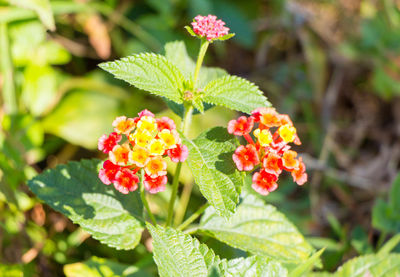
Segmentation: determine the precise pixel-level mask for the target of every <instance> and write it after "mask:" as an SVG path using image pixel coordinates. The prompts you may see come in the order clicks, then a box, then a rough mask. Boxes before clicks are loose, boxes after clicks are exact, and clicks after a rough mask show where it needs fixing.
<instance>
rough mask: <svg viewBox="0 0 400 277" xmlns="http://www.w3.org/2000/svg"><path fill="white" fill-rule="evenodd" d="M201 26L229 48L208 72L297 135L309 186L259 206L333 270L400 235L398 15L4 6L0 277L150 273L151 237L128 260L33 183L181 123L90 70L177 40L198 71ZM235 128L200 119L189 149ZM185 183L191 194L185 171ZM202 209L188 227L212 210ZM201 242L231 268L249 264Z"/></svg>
mask: <svg viewBox="0 0 400 277" xmlns="http://www.w3.org/2000/svg"><path fill="white" fill-rule="evenodd" d="M197 14H203V15H206V14H216V15H217V16H218V17H220V18H221V19H223V20H224V21H226V23H227V26H229V27H230V28H231V31H232V32H234V33H236V36H235V37H234V39H232V40H229V41H228V42H226V43H214V44H213V45H212V46H211V47H210V50H209V52H208V55H207V56H206V60H205V63H206V64H207V65H213V66H220V67H223V68H225V69H226V70H227V71H228V72H229V73H231V74H236V75H239V76H242V77H245V78H248V79H250V80H251V81H253V82H255V83H256V84H257V85H258V86H259V87H260V88H261V90H263V91H264V92H265V94H266V96H267V97H268V98H269V100H270V102H271V103H273V105H274V106H275V107H276V108H277V109H278V111H279V112H280V113H287V114H289V115H290V116H291V117H292V119H293V121H294V122H295V125H296V127H297V129H298V131H299V133H300V137H301V139H302V141H303V145H302V146H301V147H299V148H298V149H297V150H299V152H301V155H302V156H303V159H304V160H305V162H306V165H307V171H308V174H309V182H308V183H307V184H306V185H304V186H303V187H301V188H299V187H297V186H296V185H295V184H293V183H292V181H291V179H290V178H287V179H282V180H281V183H280V187H279V190H277V191H276V192H274V193H272V194H270V195H269V196H267V197H266V198H265V199H266V201H267V202H269V203H272V204H274V205H276V206H277V207H278V208H279V209H280V210H281V211H283V212H285V214H286V215H287V216H288V217H289V219H291V220H292V221H293V222H294V223H295V224H296V225H297V226H298V227H299V229H300V231H301V232H302V233H303V234H305V235H306V236H307V238H308V239H309V241H310V243H312V244H313V245H314V246H315V247H316V248H322V247H326V251H325V253H324V254H323V257H322V258H323V263H324V267H325V268H326V269H327V270H334V269H335V268H337V266H338V265H340V264H342V263H343V261H346V260H347V259H349V258H351V257H353V256H355V255H358V254H367V253H373V252H374V251H376V249H377V248H379V247H380V246H381V245H382V244H383V243H384V242H385V241H386V240H387V239H389V238H390V237H391V236H392V235H393V234H395V233H398V232H400V213H399V208H400V178H398V179H397V180H395V178H396V176H397V174H398V172H399V167H400V97H399V96H400V1H395V0H338V1H334V0H297V1H294V0H269V1H262V0H249V1H241V0H230V1H228V0H214V1H213V0H201V1H200V0H142V1H123V0H122V1H118V0H106V1H90V0H76V1H50V2H48V1H47V0H0V69H1V71H0V91H1V99H0V101H1V106H0V121H1V127H2V128H1V132H0V275H2V272H3V273H4V272H8V274H11V273H10V272H12V271H13V270H15V271H16V272H17V271H18V270H23V271H24V272H25V275H26V276H58V275H60V276H62V275H63V274H64V273H65V274H68V270H70V272H72V271H71V270H73V268H72V267H67V269H63V266H64V265H65V264H71V263H76V262H80V261H83V260H86V259H88V258H90V257H91V256H99V257H106V258H111V259H113V260H114V261H115V262H120V263H125V264H135V265H137V266H138V265H140V266H141V267H142V268H144V269H145V271H146V274H149V275H150V276H151V275H152V274H155V268H154V267H153V261H152V257H151V253H149V252H148V250H147V249H146V247H145V246H144V245H148V243H147V241H146V240H147V239H148V237H149V236H148V235H144V236H143V239H142V240H143V242H144V245H141V246H139V247H137V248H136V249H135V250H132V251H117V250H115V249H112V248H109V247H107V246H105V245H101V244H100V243H99V242H97V241H95V240H93V239H91V238H89V236H88V235H87V234H86V233H85V232H83V231H82V230H81V229H80V228H79V227H78V226H76V225H74V224H72V223H71V222H70V221H69V220H67V219H66V218H65V217H63V216H62V215H60V214H58V213H56V212H55V211H53V210H51V209H50V208H49V207H47V206H46V205H42V204H41V203H40V202H39V201H38V200H37V199H36V198H35V197H34V196H33V194H32V193H31V192H30V191H29V190H28V189H27V187H26V185H25V183H26V180H27V179H29V178H31V177H33V176H35V175H36V174H38V173H40V172H42V171H43V170H45V169H47V168H52V167H54V166H56V165H57V164H60V163H65V162H67V161H69V160H79V159H81V158H92V157H97V158H104V156H102V155H101V154H100V153H99V151H97V150H96V147H97V139H98V137H100V136H101V135H102V134H104V133H107V132H110V131H111V123H112V121H113V119H114V118H115V117H116V116H118V115H127V116H135V114H136V113H137V112H138V111H140V110H142V109H144V108H147V109H149V110H151V111H153V112H156V113H159V114H163V115H169V116H172V112H171V111H169V110H167V106H166V104H165V103H164V102H163V101H162V100H161V99H160V98H155V97H152V96H150V95H148V94H146V93H144V92H142V91H139V90H137V89H135V88H133V87H131V86H129V85H128V84H126V83H124V82H120V81H117V80H115V79H113V78H112V76H111V75H110V74H107V73H106V72H103V71H102V70H100V69H99V68H98V67H97V64H99V63H100V62H102V61H105V60H113V59H117V58H120V57H123V56H127V55H130V54H133V53H140V52H149V51H152V52H157V53H163V45H164V44H165V43H166V42H168V41H174V40H184V41H185V43H186V45H187V48H188V51H189V53H190V54H191V56H192V57H195V55H196V53H197V51H198V46H199V45H198V41H197V40H196V39H193V38H192V37H190V36H189V35H188V34H186V33H185V30H184V29H183V26H185V25H187V24H188V23H189V22H190V21H191V20H192V18H193V17H194V16H196V15H197ZM236 116H237V115H236V114H235V113H234V112H232V111H230V110H227V109H223V108H213V109H210V110H208V111H207V112H206V113H205V114H204V115H203V116H198V115H196V116H195V118H194V124H193V126H192V131H193V132H192V134H191V136H192V137H194V136H195V135H196V134H198V133H199V132H200V131H202V130H204V129H205V128H209V127H212V126H217V125H220V126H226V124H227V122H228V121H229V120H230V119H232V118H233V117H236ZM174 118H175V119H176V120H179V117H178V116H175V117H174ZM182 178H183V179H182V180H183V181H184V182H185V183H187V184H191V183H193V180H192V178H191V176H190V173H189V172H188V170H187V169H186V170H185V174H184V176H183V177H182ZM168 193H169V192H168V191H167V192H165V193H161V194H159V195H157V196H155V197H154V199H153V203H152V205H153V207H152V208H153V209H154V210H155V211H156V213H159V214H164V213H165V211H166V208H165V207H166V202H167V197H168ZM194 194H195V197H192V200H191V203H190V204H189V208H188V214H190V213H191V212H193V211H194V210H195V209H196V207H197V205H198V203H201V202H202V201H203V200H202V197H201V195H200V194H199V193H198V191H196V188H194ZM389 195H390V197H389ZM183 197H185V191H184V192H183ZM186 197H187V192H186ZM184 202H185V201H183V203H184ZM186 204H187V203H186ZM181 216H183V215H181ZM208 243H209V245H210V246H212V247H213V248H214V249H215V250H216V252H217V253H218V254H220V255H221V256H222V257H226V258H230V257H235V256H238V255H241V253H240V252H239V251H237V250H233V249H232V248H229V247H227V246H225V245H223V244H222V243H220V242H217V241H213V240H210V239H209V241H208ZM395 252H400V248H398V249H395ZM92 262H93V263H96V262H98V263H99V264H101V260H96V261H92ZM116 266H117V265H116ZM68 268H69V269H68ZM75 269H76V268H75ZM78 269H79V265H78ZM78 271H79V270H78ZM4 274H5V273H4ZM71 274H72V273H71ZM9 276H13V275H9ZM16 276H18V275H16ZM70 276H73V275H70ZM141 276H144V275H141Z"/></svg>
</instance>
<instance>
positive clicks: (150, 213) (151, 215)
mask: <svg viewBox="0 0 400 277" xmlns="http://www.w3.org/2000/svg"><path fill="white" fill-rule="evenodd" d="M143 180H144V171H143V169H141V170H140V198H142V202H143V205H144V207H145V208H146V210H147V213H148V214H149V217H150V220H151V222H152V223H153V225H156V224H157V221H156V218H155V217H154V215H153V213H152V212H151V210H150V206H149V202H147V199H146V195H145V194H144V184H143Z"/></svg>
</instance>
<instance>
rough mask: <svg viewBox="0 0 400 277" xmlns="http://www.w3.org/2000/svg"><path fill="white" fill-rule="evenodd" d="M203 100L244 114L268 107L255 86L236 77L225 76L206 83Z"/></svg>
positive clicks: (265, 99) (264, 98) (267, 103)
mask: <svg viewBox="0 0 400 277" xmlns="http://www.w3.org/2000/svg"><path fill="white" fill-rule="evenodd" d="M203 100H204V101H205V102H207V103H211V104H215V105H220V106H224V107H227V108H229V109H233V110H237V111H241V112H245V113H251V112H252V111H253V110H254V109H256V108H259V107H266V106H269V105H270V103H269V102H268V101H267V98H266V97H265V96H264V95H263V93H262V91H260V90H259V89H258V87H257V86H256V85H254V84H253V83H251V82H249V81H247V80H246V79H243V78H240V77H237V76H225V77H222V78H219V79H216V80H214V81H211V82H210V83H208V84H207V86H206V87H205V88H204V96H203Z"/></svg>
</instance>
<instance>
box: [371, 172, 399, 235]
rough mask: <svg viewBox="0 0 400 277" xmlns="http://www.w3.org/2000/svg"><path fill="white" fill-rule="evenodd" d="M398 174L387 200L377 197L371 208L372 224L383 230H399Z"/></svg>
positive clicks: (393, 231) (394, 231) (392, 231)
mask: <svg viewBox="0 0 400 277" xmlns="http://www.w3.org/2000/svg"><path fill="white" fill-rule="evenodd" d="M399 209H400V174H398V175H397V177H396V179H395V180H394V182H393V184H392V187H391V190H390V193H389V202H388V203H387V202H385V201H383V200H382V199H378V200H377V202H376V203H375V205H374V207H373V209H372V225H373V226H374V227H375V228H377V229H379V230H381V231H385V232H391V233H397V232H400V214H399Z"/></svg>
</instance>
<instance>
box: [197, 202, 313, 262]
mask: <svg viewBox="0 0 400 277" xmlns="http://www.w3.org/2000/svg"><path fill="white" fill-rule="evenodd" d="M200 228H201V230H204V231H207V232H208V233H210V234H211V235H212V236H214V237H215V238H216V239H218V240H220V241H223V242H225V243H227V244H229V245H231V246H233V247H236V248H239V249H242V250H245V251H249V252H251V253H254V254H257V255H262V256H265V257H270V258H273V259H276V260H279V261H282V262H288V263H301V262H304V261H306V260H307V258H308V256H309V255H310V254H311V252H312V250H313V248H312V247H311V246H310V245H309V244H308V243H307V242H306V241H305V239H304V237H303V236H302V235H301V234H300V233H299V231H298V230H297V229H296V227H295V226H294V225H293V224H292V223H291V222H290V221H289V220H288V219H287V218H286V217H285V216H284V215H283V214H281V213H280V212H278V211H277V210H276V208H275V207H273V206H271V205H266V204H264V203H263V202H262V201H261V200H259V199H256V198H255V197H254V196H252V195H249V196H247V197H246V198H245V199H244V200H243V201H242V202H241V203H240V204H239V206H238V207H237V209H236V212H235V213H234V214H233V215H232V216H231V217H230V218H229V220H228V221H226V220H225V219H224V218H223V217H221V216H219V215H218V213H216V211H215V209H214V208H213V207H209V208H208V209H207V210H206V211H205V214H204V216H203V217H202V219H201V225H200Z"/></svg>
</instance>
